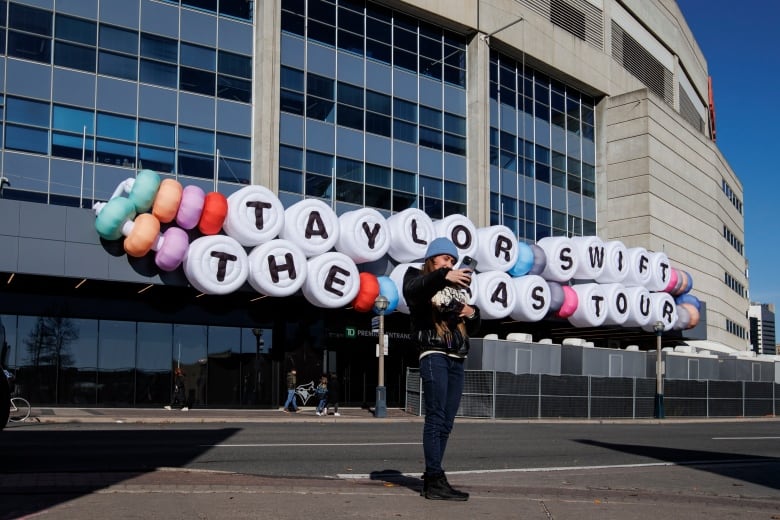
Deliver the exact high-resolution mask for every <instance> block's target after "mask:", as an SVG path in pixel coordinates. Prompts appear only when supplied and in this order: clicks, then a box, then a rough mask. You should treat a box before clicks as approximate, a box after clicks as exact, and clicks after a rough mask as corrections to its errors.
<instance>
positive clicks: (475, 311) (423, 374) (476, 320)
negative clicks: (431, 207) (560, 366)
mask: <svg viewBox="0 0 780 520" xmlns="http://www.w3.org/2000/svg"><path fill="white" fill-rule="evenodd" d="M457 261H458V250H457V248H456V247H455V244H453V243H452V241H450V240H448V239H446V238H437V239H435V240H433V241H432V242H431V243H430V244H429V245H428V249H427V251H426V253H425V263H424V264H423V268H422V270H419V269H416V268H414V267H410V268H409V269H408V270H407V271H406V273H405V275H404V281H403V294H404V297H405V298H406V303H407V305H408V306H409V314H410V321H411V332H412V338H413V339H414V340H416V341H417V343H418V345H419V350H420V356H419V359H420V378H421V379H422V386H423V396H424V403H425V424H424V426H423V452H424V455H425V473H423V490H422V492H421V493H420V494H421V495H422V496H424V497H425V498H428V499H431V500H461V501H462V500H468V498H469V494H468V493H464V492H462V491H458V490H456V489H454V488H453V487H452V486H451V485H450V483H449V482H448V481H447V477H446V475H445V474H444V469H443V468H442V459H443V458H444V452H445V450H446V448H447V441H448V440H449V436H450V432H451V431H452V427H453V425H454V423H455V415H456V414H457V412H458V408H459V407H460V400H461V395H462V394H463V385H464V381H465V359H466V355H467V354H468V351H469V335H471V334H474V333H475V332H476V331H477V329H478V328H479V325H480V313H479V308H477V307H476V306H472V305H469V304H468V302H467V294H466V292H465V289H466V288H467V287H468V286H469V284H470V282H471V275H472V271H471V270H470V269H455V263H456V262H457Z"/></svg>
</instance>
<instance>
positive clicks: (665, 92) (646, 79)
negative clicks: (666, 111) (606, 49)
mask: <svg viewBox="0 0 780 520" xmlns="http://www.w3.org/2000/svg"><path fill="white" fill-rule="evenodd" d="M612 57H613V58H614V59H615V60H617V62H618V63H620V64H621V65H622V66H623V68H624V69H626V70H627V71H628V72H630V73H631V74H632V75H633V76H634V77H636V78H637V79H638V80H639V81H641V82H642V83H643V84H644V85H645V86H646V87H647V88H649V89H650V90H651V91H652V92H653V93H654V94H656V95H657V96H659V97H660V98H661V99H663V100H664V102H665V103H666V104H667V105H669V106H670V107H671V106H674V99H673V90H672V72H671V71H670V70H669V69H667V68H666V67H664V66H663V65H662V64H661V62H660V61H658V60H657V59H655V57H653V55H652V54H650V53H649V52H648V51H647V49H645V48H644V47H642V46H641V45H640V44H639V42H637V41H636V40H635V39H633V38H632V37H631V36H630V35H629V34H628V33H626V32H625V31H624V30H623V28H622V27H620V26H619V25H618V24H617V23H615V21H614V20H613V21H612Z"/></svg>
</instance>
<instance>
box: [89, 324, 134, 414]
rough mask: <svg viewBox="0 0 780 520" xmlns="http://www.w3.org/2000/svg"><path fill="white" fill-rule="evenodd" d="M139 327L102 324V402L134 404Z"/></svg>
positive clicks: (100, 381) (99, 349) (100, 363)
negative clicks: (136, 345)
mask: <svg viewBox="0 0 780 520" xmlns="http://www.w3.org/2000/svg"><path fill="white" fill-rule="evenodd" d="M135 343H136V340H135V323H134V322H126V321H111V320H102V321H101V322H100V328H99V340H98V402H99V403H105V404H109V403H111V404H124V405H128V404H133V400H134V399H133V397H134V390H135V389H134V384H133V383H134V381H133V373H134V369H135Z"/></svg>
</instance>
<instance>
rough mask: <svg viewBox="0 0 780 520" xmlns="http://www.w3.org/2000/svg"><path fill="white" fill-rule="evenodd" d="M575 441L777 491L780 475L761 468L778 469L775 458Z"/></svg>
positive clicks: (778, 461)
mask: <svg viewBox="0 0 780 520" xmlns="http://www.w3.org/2000/svg"><path fill="white" fill-rule="evenodd" d="M575 441H576V442H579V443H581V444H587V445H589V446H596V447H599V448H606V449H609V450H614V451H620V452H623V453H631V454H634V455H640V456H642V457H648V458H651V459H655V460H660V461H664V462H672V463H675V464H679V465H684V466H690V467H692V468H695V469H697V470H699V471H707V472H710V473H713V474H716V475H720V476H723V477H729V478H733V479H737V480H742V481H744V482H751V483H753V484H758V485H761V486H766V487H770V488H773V489H780V472H778V471H767V469H766V467H765V466H766V465H767V464H770V465H773V466H777V467H778V469H780V458H777V457H756V456H755V455H744V454H740V453H726V452H717V451H701V450H681V449H676V448H665V447H663V446H643V445H637V444H615V443H609V442H601V441H594V440H591V439H575Z"/></svg>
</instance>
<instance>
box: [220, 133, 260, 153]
mask: <svg viewBox="0 0 780 520" xmlns="http://www.w3.org/2000/svg"><path fill="white" fill-rule="evenodd" d="M217 150H219V153H220V155H225V156H228V157H238V158H240V159H249V158H250V156H251V152H252V141H251V140H250V139H248V138H246V137H240V136H237V135H228V134H221V133H217Z"/></svg>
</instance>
